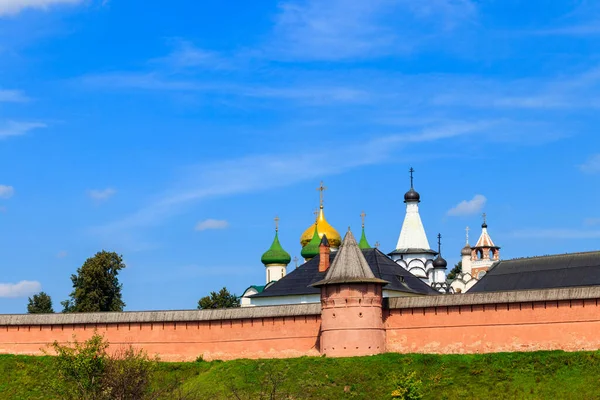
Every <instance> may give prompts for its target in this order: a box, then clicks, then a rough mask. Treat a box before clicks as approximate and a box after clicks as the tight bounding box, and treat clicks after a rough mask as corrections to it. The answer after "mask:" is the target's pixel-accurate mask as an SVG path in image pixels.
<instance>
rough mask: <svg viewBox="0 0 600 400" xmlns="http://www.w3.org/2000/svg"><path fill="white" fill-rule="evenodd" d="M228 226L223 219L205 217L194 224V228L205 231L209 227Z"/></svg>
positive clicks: (220, 227) (222, 227)
mask: <svg viewBox="0 0 600 400" xmlns="http://www.w3.org/2000/svg"><path fill="white" fill-rule="evenodd" d="M227 227H229V222H227V221H225V220H223V219H206V220H204V221H200V222H198V223H197V224H196V226H195V228H194V229H195V230H197V231H206V230H211V229H225V228H227Z"/></svg>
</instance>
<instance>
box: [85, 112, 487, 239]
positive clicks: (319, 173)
mask: <svg viewBox="0 0 600 400" xmlns="http://www.w3.org/2000/svg"><path fill="white" fill-rule="evenodd" d="M490 126H491V125H490V124H487V123H485V122H481V121H478V122H474V123H472V124H466V123H465V124H455V125H451V124H449V125H446V126H443V127H437V128H434V129H427V130H423V131H419V132H412V133H407V134H398V135H390V136H383V137H378V138H375V139H372V140H370V141H364V142H357V143H349V144H346V145H345V146H341V145H340V146H337V147H336V148H335V149H334V150H333V151H330V150H327V151H314V149H313V150H312V151H305V150H304V149H301V150H300V151H299V152H297V153H284V154H264V155H255V156H247V157H243V158H239V159H233V160H226V161H219V162H216V163H209V164H204V165H199V166H195V167H191V168H189V170H188V173H187V174H185V176H182V177H181V179H180V183H179V184H178V185H177V187H176V188H170V189H167V190H166V191H165V192H164V193H162V194H160V195H158V196H157V197H156V198H157V199H158V200H156V201H154V202H152V203H150V204H148V205H147V206H145V207H142V208H141V209H139V210H138V211H137V212H135V213H133V214H131V215H129V216H126V217H125V218H123V219H120V220H117V221H114V222H112V223H110V224H107V225H105V226H101V227H98V228H96V229H94V232H96V233H101V234H112V233H115V232H121V233H122V232H123V231H125V230H129V229H134V228H139V227H146V226H154V225H158V224H161V223H162V221H164V220H165V219H168V218H170V217H172V216H173V215H175V214H177V213H181V212H183V211H184V210H185V206H187V205H189V204H191V203H194V202H198V201H202V200H207V199H210V198H217V197H222V196H231V195H237V194H243V193H249V192H254V191H259V190H264V189H268V188H275V187H282V186H289V185H293V184H295V183H297V182H302V181H306V180H310V179H317V178H322V177H324V176H328V175H334V174H339V173H342V172H346V171H348V170H351V169H354V168H357V167H360V166H365V165H374V164H381V163H385V162H389V161H390V158H392V157H391V156H392V155H395V154H397V153H396V152H397V151H399V150H400V149H402V148H403V147H405V146H409V145H411V144H415V143H423V142H433V141H437V140H443V139H449V138H456V137H459V136H465V135H471V134H475V133H480V132H481V131H482V130H484V129H486V128H489V127H490ZM305 165H312V166H314V167H313V168H310V169H307V168H304V167H303V166H305Z"/></svg>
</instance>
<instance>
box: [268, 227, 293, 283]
mask: <svg viewBox="0 0 600 400" xmlns="http://www.w3.org/2000/svg"><path fill="white" fill-rule="evenodd" d="M260 261H261V262H262V263H263V264H264V265H265V267H266V281H267V284H268V283H269V282H272V281H278V280H279V279H281V278H283V277H284V276H285V275H286V273H287V266H288V264H289V263H290V262H291V261H292V258H291V257H290V255H289V253H288V252H287V251H285V250H284V249H283V247H281V243H279V217H275V239H273V244H271V247H270V248H269V250H267V251H266V252H265V253H264V254H263V255H262V257H261V258H260Z"/></svg>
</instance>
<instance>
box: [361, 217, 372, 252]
mask: <svg viewBox="0 0 600 400" xmlns="http://www.w3.org/2000/svg"><path fill="white" fill-rule="evenodd" d="M366 216H367V214H365V212H364V211H363V212H362V213H361V214H360V218H361V220H362V234H361V235H360V241H359V242H358V247H360V249H361V250H366V249H370V248H371V246H370V245H369V242H368V241H367V236H366V235H365V217H366Z"/></svg>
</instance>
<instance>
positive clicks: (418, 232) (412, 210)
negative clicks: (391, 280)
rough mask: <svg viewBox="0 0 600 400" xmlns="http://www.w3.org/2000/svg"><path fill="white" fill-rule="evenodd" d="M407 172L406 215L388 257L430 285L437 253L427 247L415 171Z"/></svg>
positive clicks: (427, 242)
mask: <svg viewBox="0 0 600 400" xmlns="http://www.w3.org/2000/svg"><path fill="white" fill-rule="evenodd" d="M409 172H410V190H409V191H408V192H406V194H405V195H404V202H405V203H406V215H405V217H404V222H403V223H402V230H401V231H400V237H399V238H398V243H397V244H396V249H395V250H394V251H392V252H391V253H389V254H388V255H389V256H390V257H391V259H392V260H394V261H396V263H398V264H399V265H400V266H402V267H403V268H404V269H406V270H408V271H410V272H411V273H412V274H413V275H415V276H417V277H419V278H421V279H422V280H423V281H425V282H426V283H428V284H430V285H431V283H432V282H431V281H430V280H429V275H430V271H431V268H432V261H433V258H434V257H435V256H436V255H437V253H436V252H435V251H434V250H432V249H431V248H430V247H429V241H428V240H427V235H426V234H425V228H424V227H423V222H421V216H420V215H419V203H420V202H421V196H420V195H419V193H417V192H416V191H415V188H414V179H413V173H414V172H415V170H414V169H413V168H411V169H410V170H409Z"/></svg>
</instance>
